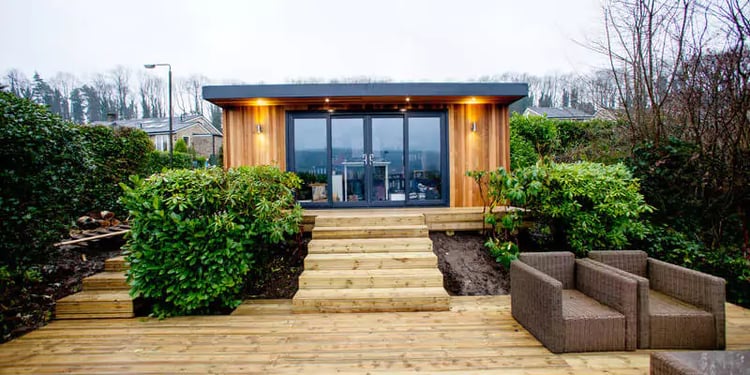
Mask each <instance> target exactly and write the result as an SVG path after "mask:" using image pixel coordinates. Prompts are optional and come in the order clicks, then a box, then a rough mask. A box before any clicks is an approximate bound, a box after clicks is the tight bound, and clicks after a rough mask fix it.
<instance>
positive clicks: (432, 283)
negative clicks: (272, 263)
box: [299, 268, 443, 289]
mask: <svg viewBox="0 0 750 375" xmlns="http://www.w3.org/2000/svg"><path fill="white" fill-rule="evenodd" d="M442 286H443V274H442V273H440V270H438V269H437V268H416V269H380V270H333V271H330V270H323V271H315V270H307V271H304V272H302V275H300V277H299V287H300V289H337V288H340V289H350V288H426V287H442Z"/></svg>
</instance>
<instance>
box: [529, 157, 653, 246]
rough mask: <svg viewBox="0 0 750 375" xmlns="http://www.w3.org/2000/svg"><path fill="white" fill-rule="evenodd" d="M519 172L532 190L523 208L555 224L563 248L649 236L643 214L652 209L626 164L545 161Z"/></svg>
mask: <svg viewBox="0 0 750 375" xmlns="http://www.w3.org/2000/svg"><path fill="white" fill-rule="evenodd" d="M516 176H517V178H518V179H519V181H520V185H521V186H524V187H525V188H526V189H527V197H526V202H525V203H526V204H525V206H524V207H525V208H527V209H529V210H531V213H532V215H533V216H534V217H535V218H536V219H537V220H539V221H540V222H542V223H545V224H548V225H549V226H550V229H551V231H552V235H553V237H554V238H555V239H556V240H557V245H558V246H564V247H565V248H566V249H568V250H571V251H573V252H575V253H577V254H578V255H580V256H584V255H586V254H587V253H588V251H589V250H592V249H622V248H624V247H626V246H628V245H629V244H630V241H631V240H632V239H636V238H642V237H643V236H644V235H645V234H646V227H645V224H644V222H643V220H642V219H641V218H640V215H641V214H643V213H647V212H651V211H652V208H651V206H649V205H647V204H646V203H645V201H644V199H643V195H641V193H640V192H639V184H638V181H637V180H636V179H634V178H633V177H632V175H631V174H630V171H629V170H628V169H627V168H626V167H625V166H624V165H622V164H614V165H603V164H598V163H591V162H578V163H573V164H567V163H549V164H541V163H540V164H538V165H536V166H533V167H529V168H526V169H522V170H520V171H518V172H517V174H516ZM532 186H533V187H532ZM520 203H523V202H520Z"/></svg>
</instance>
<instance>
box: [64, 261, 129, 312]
mask: <svg viewBox="0 0 750 375" xmlns="http://www.w3.org/2000/svg"><path fill="white" fill-rule="evenodd" d="M128 268H129V266H128V264H127V262H125V258H124V257H122V256H120V257H115V258H111V259H107V260H106V261H105V262H104V272H101V273H98V274H95V275H93V276H89V277H87V278H85V279H83V291H81V292H78V293H75V294H72V295H69V296H67V297H64V298H62V299H59V300H58V301H57V308H56V310H55V318H56V319H93V318H132V317H133V316H135V315H134V314H133V300H132V299H131V298H130V294H129V291H130V286H129V285H128V283H127V280H126V278H125V271H127V269H128Z"/></svg>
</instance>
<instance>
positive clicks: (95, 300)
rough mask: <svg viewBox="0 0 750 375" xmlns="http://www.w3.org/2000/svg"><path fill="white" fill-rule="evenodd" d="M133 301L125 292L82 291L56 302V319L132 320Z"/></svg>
mask: <svg viewBox="0 0 750 375" xmlns="http://www.w3.org/2000/svg"><path fill="white" fill-rule="evenodd" d="M133 316H134V314H133V300H132V299H131V298H130V295H129V294H128V291H127V290H122V291H100V290H93V291H83V292H79V293H76V294H72V295H69V296H67V297H65V298H62V299H59V300H58V301H57V307H56V308H55V317H56V318H57V319H91V318H132V317H133Z"/></svg>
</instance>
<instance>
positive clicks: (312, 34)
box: [0, 0, 605, 83]
mask: <svg viewBox="0 0 750 375" xmlns="http://www.w3.org/2000/svg"><path fill="white" fill-rule="evenodd" d="M602 18H603V17H602V11H601V0H565V1H562V0H494V1H490V0H487V1H474V0H449V1H444V0H432V1H430V0H399V1H391V0H376V1H357V0H348V1H347V0H330V1H329V0H311V1H304V0H295V1H292V0H289V1H285V0H274V1H271V0H266V1H253V0H245V1H239V0H237V1H228V0H227V1H225V0H204V1H171V0H170V1H161V0H150V1H142V0H128V1H114V0H0V20H1V21H0V72H2V73H3V74H5V72H7V71H8V70H9V69H11V68H17V69H20V70H21V71H22V72H24V73H25V74H26V75H27V76H29V77H30V76H31V75H32V74H33V73H34V72H35V71H38V72H39V73H40V74H41V75H42V77H51V76H52V75H54V74H55V73H57V72H69V73H73V74H75V75H77V76H79V77H85V76H87V75H92V74H96V73H104V72H106V71H108V70H111V69H113V68H114V67H116V66H118V65H121V66H123V67H125V68H128V69H131V70H132V71H138V70H141V69H143V64H145V63H170V64H171V65H172V69H173V72H174V74H175V75H176V76H189V75H193V74H201V75H204V76H206V77H208V78H209V79H210V80H211V81H212V82H214V83H240V82H243V83H284V82H288V81H289V80H290V79H310V78H319V79H324V80H330V79H335V78H343V77H354V76H367V77H374V78H388V79H391V80H394V81H433V82H436V81H467V80H474V79H478V78H479V77H482V76H492V75H500V74H502V73H506V72H519V73H530V74H535V75H544V74H552V73H568V72H577V73H585V72H588V71H591V70H592V69H594V68H596V67H602V66H604V65H605V60H604V58H603V57H602V56H600V55H598V54H596V53H594V52H592V51H590V50H588V49H587V48H586V47H584V46H581V44H584V45H585V44H586V43H588V41H589V40H592V39H596V38H598V37H599V35H601V33H602V24H603V20H602Z"/></svg>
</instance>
